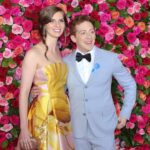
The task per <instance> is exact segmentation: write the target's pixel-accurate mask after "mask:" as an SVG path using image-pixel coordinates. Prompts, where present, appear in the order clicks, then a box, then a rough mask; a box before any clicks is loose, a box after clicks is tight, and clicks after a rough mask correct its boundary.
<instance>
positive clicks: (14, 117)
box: [10, 115, 19, 125]
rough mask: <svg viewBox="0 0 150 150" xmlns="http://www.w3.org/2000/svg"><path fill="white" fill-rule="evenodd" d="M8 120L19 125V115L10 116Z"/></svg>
mask: <svg viewBox="0 0 150 150" xmlns="http://www.w3.org/2000/svg"><path fill="white" fill-rule="evenodd" d="M10 122H11V123H12V124H13V125H19V117H18V116H17V115H12V116H10Z"/></svg>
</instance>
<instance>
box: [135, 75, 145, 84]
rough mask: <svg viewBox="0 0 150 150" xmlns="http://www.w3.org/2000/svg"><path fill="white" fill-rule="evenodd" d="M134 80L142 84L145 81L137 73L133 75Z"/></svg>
mask: <svg viewBox="0 0 150 150" xmlns="http://www.w3.org/2000/svg"><path fill="white" fill-rule="evenodd" d="M135 81H136V82H137V83H138V84H139V85H143V84H144V82H145V78H144V77H143V76H141V75H139V74H137V75H136V76H135Z"/></svg>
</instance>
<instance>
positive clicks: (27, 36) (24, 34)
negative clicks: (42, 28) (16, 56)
mask: <svg viewBox="0 0 150 150" xmlns="http://www.w3.org/2000/svg"><path fill="white" fill-rule="evenodd" d="M21 37H22V38H23V39H29V38H30V33H29V32H23V33H22V35H21Z"/></svg>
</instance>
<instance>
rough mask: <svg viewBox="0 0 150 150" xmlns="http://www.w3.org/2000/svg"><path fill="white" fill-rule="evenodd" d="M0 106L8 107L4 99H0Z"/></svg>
mask: <svg viewBox="0 0 150 150" xmlns="http://www.w3.org/2000/svg"><path fill="white" fill-rule="evenodd" d="M0 106H8V102H7V101H6V100H4V99H0Z"/></svg>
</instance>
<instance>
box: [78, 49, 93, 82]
mask: <svg viewBox="0 0 150 150" xmlns="http://www.w3.org/2000/svg"><path fill="white" fill-rule="evenodd" d="M77 52H79V53H81V54H82V55H85V54H88V53H90V54H91V61H90V62H89V61H87V60H86V59H82V60H81V61H79V62H78V61H76V66H77V70H78V73H79V75H80V77H81V79H82V81H83V83H84V84H86V83H87V82H88V80H89V78H90V75H91V71H92V68H93V65H94V57H95V48H94V47H93V48H92V50H91V51H89V52H87V53H83V52H81V51H80V50H79V49H77V50H76V53H77Z"/></svg>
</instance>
